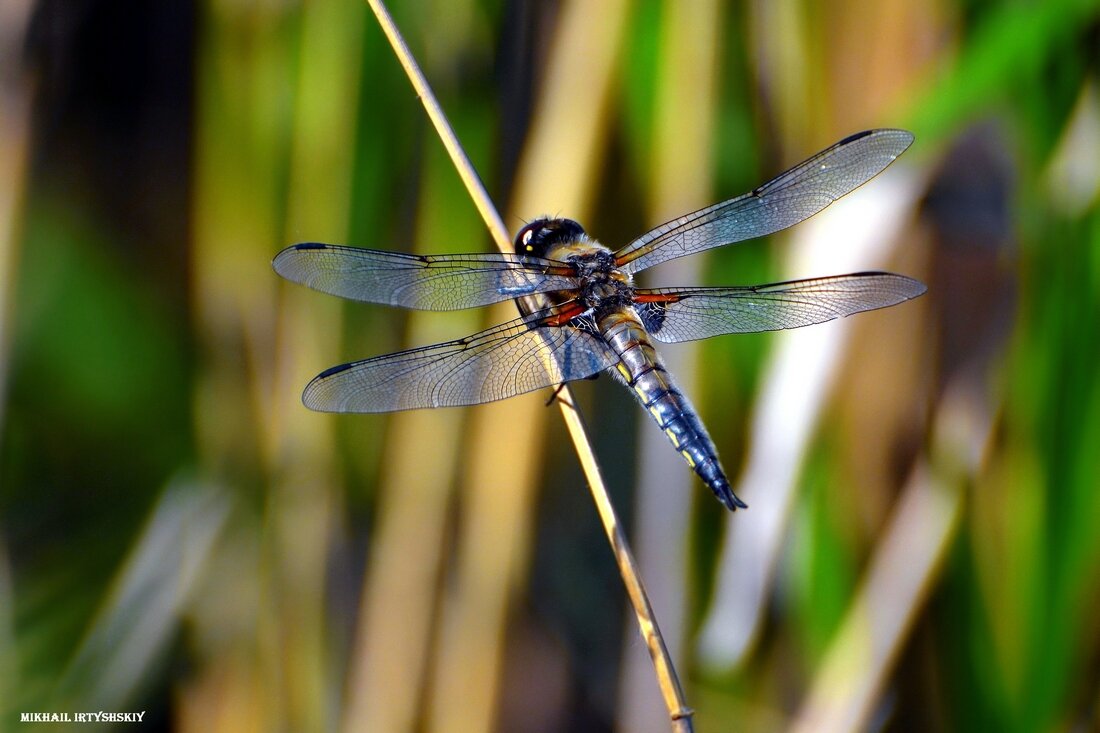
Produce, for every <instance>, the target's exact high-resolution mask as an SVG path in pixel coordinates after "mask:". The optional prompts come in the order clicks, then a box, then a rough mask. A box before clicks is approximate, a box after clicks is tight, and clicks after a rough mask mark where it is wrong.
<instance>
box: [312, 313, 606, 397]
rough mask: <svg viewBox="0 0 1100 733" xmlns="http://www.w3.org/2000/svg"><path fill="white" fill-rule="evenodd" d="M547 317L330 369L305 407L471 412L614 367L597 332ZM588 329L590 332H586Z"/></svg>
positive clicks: (541, 315) (589, 326) (587, 325)
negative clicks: (469, 407) (470, 408)
mask: <svg viewBox="0 0 1100 733" xmlns="http://www.w3.org/2000/svg"><path fill="white" fill-rule="evenodd" d="M560 320H561V316H560V315H557V314H556V311H555V309H546V310H541V311H537V312H535V313H532V314H531V315H528V316H525V317H523V318H517V319H516V320H514V321H510V322H508V323H504V324H501V325H499V326H496V327H495V328H490V329H489V330H487V331H482V332H481V333H477V334H474V335H473V336H468V337H466V338H463V339H458V340H457V341H448V342H446V343H441V344H435V345H434V346H425V347H422V348H419V349H411V350H409V351H401V352H398V353H396V354H387V355H385V356H378V357H375V358H373V359H366V360H365V361H357V362H352V363H351V364H343V365H341V366H337V367H333V368H332V369H328V370H326V371H324V372H322V373H321V374H320V375H318V376H317V377H316V378H315V379H314V380H313V381H312V382H310V383H309V384H308V385H307V386H306V389H305V392H304V394H303V395H302V401H303V402H304V403H305V405H306V407H308V408H310V409H311V410H320V411H322V412H391V411H395V410H414V409H417V408H421V407H452V406H457V405H476V404H479V403H482V402H492V401H493V400H502V399H504V398H506V397H512V396H514V395H518V394H522V393H524V392H531V391H533V390H536V389H542V388H544V387H550V386H554V385H557V384H560V383H561V382H566V381H569V380H573V379H582V378H584V377H588V376H591V375H593V374H595V373H597V372H599V371H601V370H603V369H606V368H607V367H609V366H611V365H612V364H613V363H614V361H615V356H614V354H613V353H612V352H611V351H610V349H609V348H608V347H607V345H606V344H605V343H604V341H603V340H602V339H601V338H600V337H599V336H597V335H594V325H593V324H591V322H589V321H586V320H584V318H583V317H578V318H575V319H573V320H572V321H570V322H569V323H568V324H566V325H557V324H558V323H559V322H560ZM589 329H592V330H589Z"/></svg>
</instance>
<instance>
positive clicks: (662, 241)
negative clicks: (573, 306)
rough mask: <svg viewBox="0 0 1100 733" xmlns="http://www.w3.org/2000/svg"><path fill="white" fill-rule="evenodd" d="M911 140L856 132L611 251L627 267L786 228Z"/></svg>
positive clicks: (904, 135)
mask: <svg viewBox="0 0 1100 733" xmlns="http://www.w3.org/2000/svg"><path fill="white" fill-rule="evenodd" d="M912 142H913V135H912V133H909V132H906V131H905V130H868V131H866V132H860V133H856V134H855V135H852V136H851V137H847V138H845V139H843V140H841V141H840V142H838V143H836V144H835V145H833V146H832V147H830V148H827V149H826V150H823V151H822V152H820V153H818V154H817V155H815V156H813V157H812V158H810V159H809V160H807V161H805V162H802V163H799V164H798V165H796V166H795V167H794V168H791V169H790V170H789V171H787V172H786V173H782V174H780V175H778V176H776V177H775V178H773V179H772V180H770V181H768V182H767V183H765V184H764V185H762V186H760V187H759V188H757V189H756V190H754V191H752V192H750V193H746V194H744V195H743V196H738V197H737V198H735V199H730V200H729V201H724V202H722V203H720V204H715V205H713V206H709V207H707V208H705V209H700V210H699V211H696V212H694V213H691V214H686V215H684V216H682V217H680V218H679V219H673V220H672V221H670V222H666V223H665V224H662V225H661V226H659V227H657V228H656V229H653V230H652V231H649V232H647V233H645V234H643V235H642V236H640V237H638V238H637V239H635V240H634V241H633V242H631V243H630V244H628V245H626V246H625V247H623V248H622V249H620V250H619V251H618V252H616V253H615V262H616V263H617V264H618V265H619V267H621V268H622V269H624V270H626V271H627V272H640V271H641V270H644V269H646V268H647V267H652V266H653V265H656V264H659V263H661V262H666V261H668V260H671V259H675V258H677V257H683V256H685V255H690V254H695V253H696V252H702V251H703V250H706V249H710V248H712V247H721V246H722V245H724V244H731V243H733V242H740V241H742V240H745V239H752V238H753V237H762V236H764V235H766V234H772V233H774V232H778V231H779V230H781V229H786V228H787V227H789V226H793V225H795V224H797V223H799V222H800V221H804V220H805V219H808V218H809V217H811V216H813V215H814V214H816V213H817V212H819V211H821V210H822V209H824V208H825V207H826V206H828V205H829V204H831V203H833V202H834V201H836V200H837V199H839V198H840V197H841V196H844V195H845V194H848V193H851V192H852V191H854V190H855V189H856V188H858V187H859V186H861V185H863V184H864V183H866V182H867V181H869V180H870V179H872V178H874V177H875V176H876V175H878V174H879V173H880V172H881V171H882V170H883V169H884V168H885V167H886V166H888V165H890V163H892V162H893V161H894V159H895V158H897V157H898V156H899V155H901V154H902V153H903V152H905V149H906V148H908V147H909V145H910V144H911V143H912Z"/></svg>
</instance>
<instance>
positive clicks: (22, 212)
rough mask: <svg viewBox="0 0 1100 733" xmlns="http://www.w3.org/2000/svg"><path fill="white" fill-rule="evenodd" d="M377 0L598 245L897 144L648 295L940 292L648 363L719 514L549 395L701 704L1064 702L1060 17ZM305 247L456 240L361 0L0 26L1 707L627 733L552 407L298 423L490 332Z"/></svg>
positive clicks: (1071, 141)
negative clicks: (397, 358) (320, 378)
mask: <svg viewBox="0 0 1100 733" xmlns="http://www.w3.org/2000/svg"><path fill="white" fill-rule="evenodd" d="M392 11H393V12H394V15H395V17H396V20H397V22H398V24H399V26H400V27H401V28H402V30H403V32H404V33H405V34H406V36H407V38H408V39H409V42H410V45H411V46H412V48H413V51H414V53H416V54H417V56H418V58H419V59H420V61H421V63H422V64H423V66H424V68H425V72H426V74H427V76H428V78H429V80H430V81H431V83H432V84H433V85H434V86H435V88H436V91H437V93H438V94H439V96H440V98H441V101H442V103H443V106H444V108H445V110H446V111H447V113H448V114H449V115H450V117H451V120H452V123H453V124H454V126H455V127H456V129H457V132H458V134H459V137H460V139H461V140H462V141H463V143H464V144H465V145H466V146H467V149H468V152H469V153H470V155H471V157H472V159H473V161H474V163H475V164H476V165H477V167H478V168H479V170H480V173H481V175H482V176H483V178H484V179H485V180H486V182H487V185H488V187H489V189H490V191H491V192H492V193H493V195H494V197H495V198H496V200H497V201H498V203H499V204H500V205H501V207H502V210H503V211H504V212H506V213H505V217H506V218H505V220H506V223H507V224H508V226H509V227H510V228H511V229H513V230H515V229H518V228H519V226H521V224H522V222H523V221H524V220H525V219H531V218H534V217H536V216H538V215H540V214H545V213H550V214H558V215H563V216H569V217H572V218H577V219H580V220H581V221H583V222H584V223H585V225H586V227H587V229H588V231H589V232H590V233H591V234H593V235H594V236H596V237H598V238H599V239H600V240H602V241H604V242H605V243H607V244H609V245H611V246H613V247H614V246H619V245H621V244H623V243H625V242H627V241H629V240H630V239H631V238H632V237H633V236H636V235H637V234H640V233H641V232H643V231H645V230H646V229H648V228H649V227H650V226H653V225H655V224H657V223H659V222H660V221H663V220H665V219H667V218H669V217H671V216H674V215H677V214H680V213H683V212H685V211H689V210H692V209H694V208H697V207H700V206H703V205H706V204H709V203H712V202H715V201H718V200H721V199H724V198H729V197H731V196H734V195H737V194H740V193H742V192H744V191H747V190H750V189H751V188H752V187H754V186H756V185H758V184H759V183H761V182H763V181H764V180H766V179H767V178H769V177H770V176H772V175H773V174H775V173H777V172H779V171H780V170H782V169H784V168H785V167H787V166H788V165H791V164H793V163H795V162H797V161H798V160H800V159H802V158H803V157H805V156H806V155H808V154H810V153H812V152H815V151H816V150H818V149H820V148H823V147H825V146H826V145H828V144H830V143H831V142H834V141H835V140H837V139H839V138H841V137H843V136H845V135H847V134H850V133H852V132H856V131H858V130H861V129H866V128H871V127H903V128H906V129H910V130H912V131H913V132H914V133H915V135H916V140H917V141H916V143H915V145H914V146H913V148H912V149H911V150H910V151H909V152H908V153H907V154H906V155H905V156H903V158H902V159H901V160H899V162H898V163H896V164H895V165H894V166H893V167H892V168H891V169H890V170H889V171H887V173H885V174H884V175H883V176H881V177H880V178H878V179H876V180H875V181H873V182H872V183H871V184H869V185H868V186H867V187H865V189H863V190H861V191H860V192H859V193H858V194H855V195H854V196H853V201H852V202H851V203H850V204H849V203H848V202H841V203H840V204H837V205H836V206H834V207H833V208H835V209H838V212H837V213H835V214H833V213H831V212H826V214H823V215H822V216H821V217H819V219H821V221H818V220H817V219H815V220H814V221H813V222H810V223H807V224H805V225H803V226H802V227H799V228H796V229H795V230H793V231H792V232H790V233H784V234H782V235H778V236H775V237H772V238H770V239H769V240H768V241H766V242H755V243H746V244H742V245H739V246H736V247H730V248H728V250H725V251H721V250H720V251H715V252H714V253H713V254H708V255H701V256H697V257H695V258H691V259H693V260H698V262H684V263H676V267H677V268H679V269H675V268H672V269H668V268H666V269H662V270H661V271H660V272H656V273H655V277H654V279H653V280H652V282H654V283H657V282H660V283H664V284H668V285H672V284H675V283H676V282H682V283H684V284H751V283H759V282H768V281H772V280H779V279H785V278H787V277H804V276H812V275H825V274H838V273H840V272H843V271H845V270H854V269H866V268H869V267H889V268H891V269H894V270H896V271H899V272H902V273H904V274H908V275H911V276H915V277H919V278H921V279H923V280H925V282H927V283H928V285H929V287H930V291H929V293H928V295H927V296H925V297H924V298H922V299H921V300H919V301H917V302H914V303H908V304H905V305H903V306H900V307H898V308H893V309H889V310H887V311H881V312H876V313H873V314H866V315H862V316H859V317H858V318H855V319H850V320H851V323H842V324H831V325H829V326H822V327H820V328H816V329H806V331H807V333H805V334H803V333H795V334H782V335H751V336H744V337H725V338H720V339H713V340H711V341H710V342H706V343H701V344H698V345H692V346H688V347H683V348H676V347H671V348H670V349H668V350H667V353H668V354H669V360H670V362H672V363H673V364H674V371H675V372H676V373H677V375H678V376H679V377H680V378H681V379H682V380H683V381H684V383H685V386H686V387H687V391H688V393H689V394H691V395H692V397H693V399H694V401H695V403H696V404H697V405H698V406H699V407H700V409H701V412H702V413H703V418H704V420H705V421H706V423H707V425H708V426H709V428H710V431H711V433H712V434H713V436H714V437H715V439H716V441H717V443H718V446H719V452H720V454H721V455H722V457H723V461H724V464H725V466H726V468H727V471H728V472H729V473H730V475H731V476H736V477H738V479H737V481H736V483H737V484H738V485H739V491H738V493H740V494H741V495H742V496H743V497H744V498H745V499H746V500H747V501H748V502H749V504H750V506H751V508H750V509H749V510H748V511H747V512H738V513H737V514H736V515H728V514H727V513H726V512H725V511H724V510H723V509H722V508H721V507H720V506H719V505H718V504H717V503H716V502H715V501H714V500H713V499H712V498H711V497H710V495H709V493H708V492H706V491H705V489H704V488H703V487H702V485H701V484H700V483H699V482H698V481H697V480H696V479H695V478H694V476H693V475H692V474H691V472H690V471H689V470H688V469H687V468H686V467H685V466H683V465H682V461H681V459H680V457H679V456H677V455H676V453H675V452H674V451H672V450H670V449H669V448H668V446H667V445H665V444H664V443H665V441H664V438H663V436H661V435H660V434H659V432H658V431H657V430H655V429H654V426H653V425H651V424H650V421H649V420H648V419H647V418H646V416H645V415H644V414H643V412H642V411H641V410H639V409H638V408H637V406H636V405H635V404H633V402H632V399H631V397H630V396H629V395H628V394H627V393H626V391H625V390H622V389H621V388H619V387H617V386H615V385H613V384H612V383H611V382H610V381H609V380H607V379H600V380H598V381H597V382H596V383H592V384H588V383H585V384H582V385H580V386H579V387H578V394H579V398H578V399H579V400H580V402H581V404H582V408H583V410H584V412H585V415H586V417H587V420H588V422H589V424H590V427H591V432H592V435H593V439H594V441H595V444H596V453H597V455H598V457H599V458H600V460H601V462H602V464H603V468H604V472H605V474H606V476H607V479H608V482H609V484H610V487H611V490H612V492H613V494H614V496H615V498H616V501H617V502H618V506H619V509H620V511H621V512H622V514H623V515H624V517H625V519H626V521H627V525H628V534H629V535H630V537H631V539H632V542H633V543H634V544H635V547H636V550H637V552H638V554H639V556H640V559H641V561H642V564H643V571H644V572H645V574H646V579H647V581H648V582H649V583H650V590H651V593H652V596H653V602H654V605H655V607H656V611H657V613H658V618H659V619H660V622H661V624H662V627H663V629H664V631H665V632H666V634H667V635H668V637H669V641H670V645H671V646H672V647H673V650H674V653H675V654H676V656H677V659H678V662H679V670H680V673H681V677H682V678H683V681H684V684H685V687H686V691H687V696H688V701H689V703H690V704H692V706H693V707H694V708H695V709H696V711H697V716H696V726H697V729H698V730H701V731H730V730H760V731H767V730H786V729H789V728H796V729H803V730H814V731H819V730H868V729H874V730H878V729H884V730H901V731H906V730H967V731H972V730H996V731H1052V730H1066V731H1070V730H1072V731H1081V730H1089V729H1098V728H1100V705H1098V702H1100V623H1098V621H1097V619H1100V530H1098V529H1097V527H1098V524H1100V492H1098V491H1097V489H1098V488H1100V478H1098V477H1100V359H1098V356H1100V337H1098V334H1100V205H1098V201H1100V88H1098V85H1100V79H1098V71H1100V63H1098V62H1100V4H1098V3H1097V2H1095V1H1092V0H1051V1H1050V2H1044V3H1038V2H996V1H993V0H957V1H955V2H949V1H944V2H935V3H908V2H904V1H903V0H883V1H881V2H874V3H870V2H859V1H856V0H842V1H841V2H831V3H829V2H821V1H820V0H798V1H792V0H779V1H778V2H764V1H760V2H739V1H736V0H734V1H730V2H718V0H699V1H698V2H696V1H695V0H693V1H692V2H679V3H675V2H667V1H666V2H662V1H661V0H634V2H627V1H626V0H616V1H614V2H595V1H592V0H589V1H584V0H577V1H576V2H560V3H556V2H523V1H522V0H521V1H519V2H503V1H501V0H402V1H400V2H399V1H398V0H394V2H393V7H392ZM830 217H831V218H830ZM303 240H314V241H328V242H344V243H350V244H356V245H360V246H366V247H374V248H384V249H394V250H402V251H416V252H463V251H489V250H490V249H491V247H492V244H491V242H490V241H489V239H488V237H487V235H486V231H485V228H484V226H483V225H482V224H481V222H480V221H479V219H478V217H477V214H476V212H475V210H474V208H473V206H472V205H471V204H470V202H469V199H468V197H467V195H466V194H465V192H464V191H463V189H462V187H461V184H460V183H459V180H458V177H457V176H456V175H455V173H454V171H453V170H452V168H451V166H450V164H449V163H448V161H447V159H446V156H445V155H444V153H443V151H442V148H441V146H440V145H439V143H438V141H437V140H436V139H435V137H434V134H433V132H432V131H431V129H430V127H429V126H428V124H427V122H426V120H425V117H424V114H423V112H422V110H421V108H420V105H419V102H418V100H417V99H416V97H415V95H414V94H413V93H412V91H411V90H410V87H409V85H408V83H407V82H406V80H405V78H404V76H403V74H402V72H401V70H400V68H399V66H398V64H397V62H396V61H395V59H394V58H393V56H392V53H391V52H390V49H389V48H388V46H387V45H386V44H385V41H384V39H383V37H382V35H381V33H380V31H379V30H378V28H377V25H376V23H375V22H374V20H373V18H372V17H371V16H370V14H369V11H368V9H367V8H366V6H365V4H363V3H360V2H356V1H355V0H326V1H325V2H310V3H297V2H292V1H290V0H283V1H281V2H275V1H273V0H262V1H255V2H248V1H245V0H208V1H207V2H201V3H198V4H189V3H117V2H106V1H104V0H75V1H74V0H41V1H39V2H34V1H33V0H5V2H4V3H3V4H2V5H0V309H2V310H0V386H2V396H0V708H2V711H0V721H2V726H3V728H4V729H8V728H16V727H19V728H20V729H23V726H20V725H19V724H18V723H17V721H18V714H19V713H20V712H33V711H42V712H65V711H99V710H106V711H115V710H117V711H138V710H145V711H147V714H146V721H147V722H146V725H147V726H152V727H156V728H165V729H173V730H185V731H186V730H203V731H214V730H225V731H242V730H264V731H266V730H294V731H306V730H334V729H339V730H348V731H351V730H366V731H387V732H390V731H395V732H396V731H412V730H423V731H464V730H469V731H485V730H501V731H603V730H630V731H645V730H653V731H659V730H667V728H668V722H667V719H666V717H665V713H664V711H663V710H662V708H661V706H660V704H659V702H658V698H657V695H656V684H655V682H654V681H653V678H652V672H651V669H650V666H649V660H648V658H647V656H646V653H645V648H644V645H643V644H641V642H640V640H639V638H638V635H637V631H636V629H635V628H634V626H633V620H632V618H630V617H629V616H628V615H627V614H626V611H625V609H624V603H623V592H622V589H621V586H620V585H619V582H618V579H617V577H616V574H615V569H614V564H613V562H612V557H611V554H610V552H609V550H608V548H607V546H606V541H605V539H604V536H603V534H602V530H601V529H600V527H599V524H598V521H597V519H596V514H595V512H594V510H593V508H592V506H591V501H590V499H589V497H588V496H587V492H586V490H585V487H584V481H583V478H582V477H581V475H580V472H579V470H578V468H577V464H576V460H575V458H574V457H573V455H572V452H571V448H570V446H569V441H568V439H567V437H566V436H565V434H564V431H563V430H562V427H561V425H560V420H559V419H558V418H557V415H556V411H555V410H547V409H545V408H544V407H543V403H544V402H545V400H546V398H547V396H548V395H545V394H532V395H527V396H524V397H520V398H516V399H514V400H509V401H507V402H504V403H498V404H494V405H490V406H483V407H476V408H469V409H456V410H443V411H424V412H418V413H406V414H401V415H393V416H340V417H333V416H324V415H317V414H313V413H309V412H308V411H307V410H305V408H303V407H302V406H301V404H300V402H299V395H300V392H301V389H302V387H303V386H304V385H305V383H306V382H307V381H308V379H309V378H310V377H312V376H313V375H314V374H316V373H317V372H319V371H320V370H321V369H323V368H325V367H328V366H331V365H333V364H336V363H339V362H341V361H347V360H351V359H355V358H362V357H366V356H370V355H375V354H381V353H385V352H389V351H393V350H397V349H400V348H404V347H406V346H411V345H419V344H426V343H433V342H435V341H438V340H444V339H449V338H455V337H458V336H462V335H465V334H467V333H471V332H473V331H475V330H477V329H479V328H481V327H483V326H486V325H488V324H489V323H491V322H493V321H501V320H504V319H506V318H508V317H510V316H511V314H512V313H514V311H510V310H509V308H510V306H509V307H505V308H501V309H497V310H492V309H486V311H488V312H468V313H457V314H419V313H418V314H409V313H403V312H396V311H394V310H391V309H386V308H382V307H375V306H365V305H354V304H353V305H348V304H344V303H341V302H337V300H336V299H335V298H330V297H327V296H323V295H320V294H318V293H314V292H310V291H307V290H305V289H302V288H296V287H293V286H290V285H289V284H287V283H284V282H280V281H279V279H278V278H277V276H276V275H275V274H274V273H273V272H272V271H271V269H270V260H271V257H272V256H274V254H275V253H276V252H278V251H279V250H280V249H281V248H282V247H284V246H285V245H287V244H290V243H293V242H296V241H303ZM647 274H648V273H647ZM658 278H659V279H658ZM810 331H812V333H809V332H810Z"/></svg>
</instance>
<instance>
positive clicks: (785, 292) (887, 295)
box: [635, 272, 926, 343]
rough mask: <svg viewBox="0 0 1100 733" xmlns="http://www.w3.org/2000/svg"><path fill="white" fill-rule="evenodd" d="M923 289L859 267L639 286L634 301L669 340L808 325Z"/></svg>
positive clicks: (882, 305) (649, 325) (660, 338)
mask: <svg viewBox="0 0 1100 733" xmlns="http://www.w3.org/2000/svg"><path fill="white" fill-rule="evenodd" d="M925 289H926V288H925V287H924V285H923V284H922V283H920V282H919V281H917V280H913V279H912V278H908V277H905V276H903V275H894V274H892V273H888V272H859V273H855V274H852V275H837V276H835V277H819V278H814V279H811V280H792V281H790V282H782V283H773V284H771V285H755V286H752V287H739V288H684V289H675V290H674V289H669V288H662V289H658V290H638V291H636V293H635V300H636V301H637V308H638V311H639V315H641V317H642V321H643V323H645V325H646V328H647V330H649V332H650V333H651V334H652V335H653V338H655V339H657V340H658V341H664V342H666V343H672V342H676V341H693V340H695V339H704V338H709V337H711V336H718V335H721V334H726V333H754V332H757V331H777V330H779V329H784V328H800V327H802V326H810V325H813V324H815V323H824V322H825V321H831V320H833V319H834V318H841V317H843V316H850V315H852V314H853V313H860V312H862V311H869V310H875V309H876V308H885V307H887V306H891V305H896V304H898V303H901V302H903V301H906V300H909V299H910V298H915V297H917V296H918V295H920V294H922V293H923V292H924V291H925Z"/></svg>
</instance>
